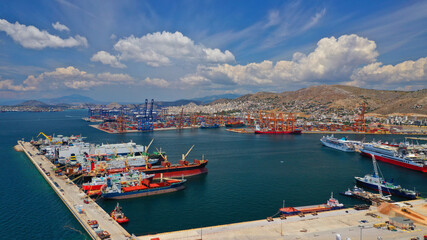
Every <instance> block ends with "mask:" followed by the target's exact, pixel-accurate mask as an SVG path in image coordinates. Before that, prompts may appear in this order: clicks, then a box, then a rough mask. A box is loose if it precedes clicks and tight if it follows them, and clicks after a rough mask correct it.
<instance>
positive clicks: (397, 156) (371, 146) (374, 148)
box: [360, 143, 427, 172]
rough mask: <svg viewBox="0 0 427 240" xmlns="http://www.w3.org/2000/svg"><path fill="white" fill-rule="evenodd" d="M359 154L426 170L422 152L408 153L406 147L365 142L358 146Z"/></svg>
mask: <svg viewBox="0 0 427 240" xmlns="http://www.w3.org/2000/svg"><path fill="white" fill-rule="evenodd" d="M360 154H361V155H363V156H367V157H372V156H374V157H375V159H377V160H379V161H382V162H386V163H390V164H393V165H397V166H400V167H404V168H408V169H412V170H416V171H420V172H427V159H426V157H425V155H424V154H420V155H417V154H414V153H408V152H407V149H406V148H400V147H391V146H387V145H382V144H375V143H365V144H363V147H362V148H360Z"/></svg>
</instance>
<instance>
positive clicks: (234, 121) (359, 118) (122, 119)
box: [83, 99, 427, 135]
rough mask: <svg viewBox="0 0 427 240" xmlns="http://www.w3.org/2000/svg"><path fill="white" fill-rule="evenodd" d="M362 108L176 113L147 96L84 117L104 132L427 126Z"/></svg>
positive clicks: (397, 130)
mask: <svg viewBox="0 0 427 240" xmlns="http://www.w3.org/2000/svg"><path fill="white" fill-rule="evenodd" d="M365 111H366V105H365V103H362V104H361V105H360V107H359V110H358V113H357V114H356V115H354V116H352V117H349V118H348V119H347V120H345V122H344V121H343V120H339V119H335V120H334V119H330V120H329V121H325V120H324V119H317V120H316V119H312V117H309V116H308V115H306V114H302V113H293V112H284V111H279V110H264V109H259V110H252V111H249V110H247V111H239V112H234V113H233V114H226V113H223V114H218V113H217V114H201V113H192V112H191V111H189V109H186V108H185V106H182V107H181V109H180V111H179V112H178V113H175V112H171V113H169V108H156V107H155V102H154V100H153V99H152V100H151V102H150V103H149V102H148V100H147V99H146V101H145V104H142V105H134V107H133V108H130V107H128V106H126V107H123V106H121V107H113V108H108V107H106V106H105V107H99V108H90V109H89V111H88V117H85V118H83V119H84V120H85V121H88V122H91V123H98V124H95V125H90V126H91V127H94V128H96V129H99V130H101V131H104V132H107V133H135V132H151V131H158V130H182V129H193V128H204V129H209V128H218V127H225V128H228V129H229V130H230V131H232V132H236V133H256V134H299V133H322V134H331V133H336V134H353V133H355V134H406V135H408V134H409V135H410V134H413V135H423V134H427V129H423V128H421V129H414V128H404V127H402V126H395V125H391V124H379V123H377V122H376V121H375V120H374V121H373V120H372V119H371V118H369V119H367V117H366V115H365ZM368 123H369V124H368ZM415 130H416V131H415Z"/></svg>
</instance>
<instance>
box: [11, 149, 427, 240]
mask: <svg viewBox="0 0 427 240" xmlns="http://www.w3.org/2000/svg"><path fill="white" fill-rule="evenodd" d="M15 149H16V150H17V151H23V152H24V153H25V154H26V155H27V157H28V159H29V160H30V161H31V162H32V163H33V164H34V166H35V167H36V168H37V170H38V171H39V172H40V174H41V175H42V176H43V178H44V179H45V180H46V182H47V183H48V184H49V185H50V186H51V187H52V189H53V190H54V191H55V193H56V194H57V195H58V197H59V198H60V199H61V200H62V202H63V203H64V204H65V205H66V206H67V208H68V209H69V210H70V212H71V213H72V214H73V215H74V217H75V218H76V219H77V220H78V222H79V223H80V224H81V225H82V226H83V228H84V229H85V230H86V232H87V233H88V235H89V236H90V237H91V238H92V239H102V238H100V237H99V236H98V234H97V233H96V232H95V231H94V229H92V228H91V226H90V225H89V224H88V221H89V220H97V221H98V224H99V228H100V229H102V230H105V231H108V233H109V235H110V237H109V239H114V240H115V239H128V240H130V239H140V240H154V239H155V240H160V239H161V240H165V239H254V240H255V239H256V240H258V239H260V240H261V239H336V238H338V235H340V236H343V237H346V238H350V239H362V237H363V239H377V236H381V239H417V238H413V236H421V235H424V234H427V217H425V216H427V201H426V200H424V199H418V200H412V201H406V202H405V203H404V204H406V205H408V206H411V207H410V209H411V210H406V211H409V212H406V213H407V217H408V218H411V215H412V216H413V217H414V216H415V220H417V221H415V222H416V224H417V227H416V229H415V230H408V231H406V230H405V231H390V230H387V229H384V228H375V227H373V225H375V224H381V223H383V222H384V221H386V220H387V219H388V216H387V214H384V211H382V210H380V208H381V206H380V207H376V206H371V207H370V208H369V209H365V210H355V209H350V208H348V209H340V210H334V211H329V212H322V213H312V214H305V215H300V216H298V215H297V216H288V217H278V218H268V219H263V220H258V221H249V222H242V223H234V224H227V225H219V226H212V227H204V228H196V229H189V230H182V231H175V232H167V233H160V234H154V235H144V236H134V235H132V234H130V233H128V232H127V231H126V230H125V229H124V228H123V227H122V226H121V225H120V224H118V223H117V222H116V221H114V220H113V219H112V218H111V217H110V215H109V214H108V213H106V212H105V211H104V210H103V209H102V208H101V207H100V206H98V204H97V203H96V202H94V201H93V200H91V199H90V198H87V197H86V195H85V193H83V192H82V191H81V190H80V189H79V188H78V187H77V186H76V185H75V184H74V183H73V182H72V181H70V180H69V179H68V177H66V176H55V174H54V172H53V170H52V169H53V168H54V165H53V164H52V163H51V162H50V161H49V160H48V159H47V158H46V157H45V156H43V155H41V154H40V152H39V151H38V150H37V149H36V148H35V147H34V146H33V145H32V144H31V143H29V142H25V141H18V145H17V146H15ZM85 199H88V202H86V203H84V200H85ZM402 204H403V203H402ZM399 211H400V210H399ZM404 212H405V211H403V212H401V213H402V214H405V213H404ZM337 234H338V235H337ZM418 239H419V238H418Z"/></svg>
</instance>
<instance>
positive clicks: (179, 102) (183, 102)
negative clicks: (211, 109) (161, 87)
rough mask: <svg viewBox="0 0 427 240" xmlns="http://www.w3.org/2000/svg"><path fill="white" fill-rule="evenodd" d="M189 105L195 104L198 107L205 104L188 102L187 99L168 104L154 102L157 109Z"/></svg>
mask: <svg viewBox="0 0 427 240" xmlns="http://www.w3.org/2000/svg"><path fill="white" fill-rule="evenodd" d="M189 103H194V104H196V105H201V104H203V102H201V101H198V100H186V99H181V100H176V101H168V102H166V101H159V102H156V101H154V104H155V106H157V107H173V106H184V105H187V104H189Z"/></svg>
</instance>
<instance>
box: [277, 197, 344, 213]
mask: <svg viewBox="0 0 427 240" xmlns="http://www.w3.org/2000/svg"><path fill="white" fill-rule="evenodd" d="M342 208H344V204H342V203H339V202H338V200H337V199H335V198H334V195H333V193H331V198H330V199H329V200H328V202H327V203H326V204H320V205H311V206H304V207H283V208H281V209H280V212H281V214H283V215H288V216H290V215H298V214H306V213H315V212H325V211H331V210H336V209H342Z"/></svg>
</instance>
